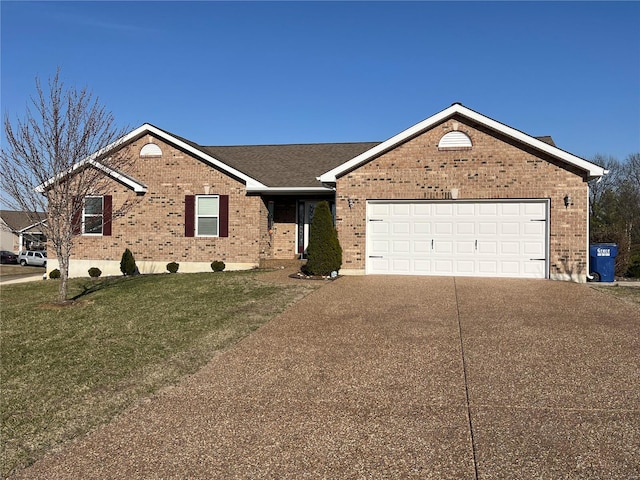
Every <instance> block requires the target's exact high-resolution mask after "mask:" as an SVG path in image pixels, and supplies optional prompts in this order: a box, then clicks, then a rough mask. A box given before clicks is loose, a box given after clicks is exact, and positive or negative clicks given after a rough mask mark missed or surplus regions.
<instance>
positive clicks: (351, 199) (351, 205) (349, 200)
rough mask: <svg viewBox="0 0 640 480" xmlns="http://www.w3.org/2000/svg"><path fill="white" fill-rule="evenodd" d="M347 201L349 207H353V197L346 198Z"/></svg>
mask: <svg viewBox="0 0 640 480" xmlns="http://www.w3.org/2000/svg"><path fill="white" fill-rule="evenodd" d="M347 202H348V203H349V208H353V204H354V203H356V202H355V201H354V200H353V198H350V199H348V200H347Z"/></svg>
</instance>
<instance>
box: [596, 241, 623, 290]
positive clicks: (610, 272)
mask: <svg viewBox="0 0 640 480" xmlns="http://www.w3.org/2000/svg"><path fill="white" fill-rule="evenodd" d="M617 256H618V245H617V244H615V243H592V244H591V245H589V274H590V275H591V276H592V277H593V281H594V282H613V281H614V280H615V271H616V257H617Z"/></svg>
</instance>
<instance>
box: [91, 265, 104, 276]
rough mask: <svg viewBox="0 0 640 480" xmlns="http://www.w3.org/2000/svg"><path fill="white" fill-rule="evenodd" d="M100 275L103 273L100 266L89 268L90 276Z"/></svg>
mask: <svg viewBox="0 0 640 480" xmlns="http://www.w3.org/2000/svg"><path fill="white" fill-rule="evenodd" d="M100 275H102V270H100V269H99V268H98V267H91V268H90V269H89V276H90V277H91V278H98V277H99V276H100Z"/></svg>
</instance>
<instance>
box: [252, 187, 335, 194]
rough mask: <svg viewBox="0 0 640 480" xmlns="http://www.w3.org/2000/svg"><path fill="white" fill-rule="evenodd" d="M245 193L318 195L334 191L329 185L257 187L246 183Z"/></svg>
mask: <svg viewBox="0 0 640 480" xmlns="http://www.w3.org/2000/svg"><path fill="white" fill-rule="evenodd" d="M247 193H260V194H268V195H320V194H333V193H335V189H333V188H331V187H266V186H261V187H257V186H249V185H247Z"/></svg>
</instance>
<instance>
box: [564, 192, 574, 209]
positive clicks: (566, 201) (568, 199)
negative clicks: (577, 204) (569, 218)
mask: <svg viewBox="0 0 640 480" xmlns="http://www.w3.org/2000/svg"><path fill="white" fill-rule="evenodd" d="M569 205H573V202H572V201H571V195H565V196H564V208H569Z"/></svg>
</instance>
